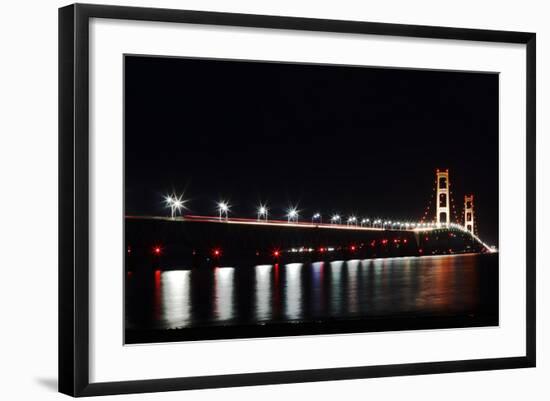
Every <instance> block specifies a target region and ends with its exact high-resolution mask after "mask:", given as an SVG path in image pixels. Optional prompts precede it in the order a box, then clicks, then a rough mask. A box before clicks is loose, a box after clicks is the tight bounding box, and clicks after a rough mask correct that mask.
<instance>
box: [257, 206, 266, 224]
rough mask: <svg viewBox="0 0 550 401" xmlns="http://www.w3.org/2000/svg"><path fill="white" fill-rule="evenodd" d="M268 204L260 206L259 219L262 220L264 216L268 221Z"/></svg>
mask: <svg viewBox="0 0 550 401" xmlns="http://www.w3.org/2000/svg"><path fill="white" fill-rule="evenodd" d="M267 213H268V210H267V206H265V205H262V204H260V206H259V207H258V221H260V220H261V219H262V218H263V219H264V220H265V221H267Z"/></svg>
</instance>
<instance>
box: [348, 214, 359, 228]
mask: <svg viewBox="0 0 550 401" xmlns="http://www.w3.org/2000/svg"><path fill="white" fill-rule="evenodd" d="M356 222H357V217H355V216H350V217H349V218H348V226H350V225H355V223H356Z"/></svg>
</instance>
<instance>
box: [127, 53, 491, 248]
mask: <svg viewBox="0 0 550 401" xmlns="http://www.w3.org/2000/svg"><path fill="white" fill-rule="evenodd" d="M436 168H448V169H449V170H450V181H451V184H452V190H453V192H454V200H455V202H456V205H457V210H458V211H459V212H460V211H461V210H462V205H463V196H464V194H465V193H473V194H475V197H476V218H477V219H478V223H479V224H478V230H479V234H480V236H481V238H482V239H484V240H486V241H487V242H489V243H490V244H495V245H498V238H497V237H498V74H487V73H470V72H467V73H463V72H443V71H424V70H401V69H380V68H367V67H348V66H327V65H308V64H290V63H288V64H287V63H266V62H248V61H224V60H205V59H186V58H165V57H141V56H126V57H125V184H126V187H125V190H126V213H127V214H166V212H167V211H166V210H165V209H163V205H162V196H163V194H166V193H168V192H171V191H172V190H175V191H176V192H183V191H185V198H186V199H190V201H189V202H188V204H187V205H188V207H189V209H190V212H191V213H195V214H209V215H213V214H215V213H216V212H215V202H216V201H217V200H219V199H227V200H229V202H230V203H231V205H232V215H235V216H240V217H252V216H255V207H256V206H257V205H258V203H259V202H260V201H262V202H266V203H268V206H269V208H270V215H271V216H272V217H273V218H277V217H282V216H283V215H284V209H285V208H286V207H288V206H289V204H298V206H299V209H300V210H301V215H302V216H304V219H306V218H310V216H311V214H312V213H314V212H317V211H320V212H321V213H323V214H324V215H325V216H329V215H330V214H332V213H334V212H338V213H340V214H343V215H348V214H356V215H358V216H365V217H377V216H379V217H386V218H390V219H394V220H397V219H419V218H420V217H421V216H422V213H423V210H424V208H425V207H426V206H427V204H428V201H429V199H430V195H431V191H432V188H433V187H434V181H435V176H434V172H435V169H436ZM433 213H435V212H433Z"/></svg>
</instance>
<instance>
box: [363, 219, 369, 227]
mask: <svg viewBox="0 0 550 401" xmlns="http://www.w3.org/2000/svg"><path fill="white" fill-rule="evenodd" d="M369 222H370V220H369V219H361V227H363V226H364V225H365V224H368V223H369Z"/></svg>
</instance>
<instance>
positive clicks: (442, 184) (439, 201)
mask: <svg viewBox="0 0 550 401" xmlns="http://www.w3.org/2000/svg"><path fill="white" fill-rule="evenodd" d="M435 175H436V178H437V181H436V188H437V197H436V199H435V202H436V203H435V204H436V208H435V220H436V222H437V223H438V224H449V222H450V217H451V216H450V210H451V208H450V199H449V185H450V184H449V169H445V170H439V169H437V170H436V171H435Z"/></svg>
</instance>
